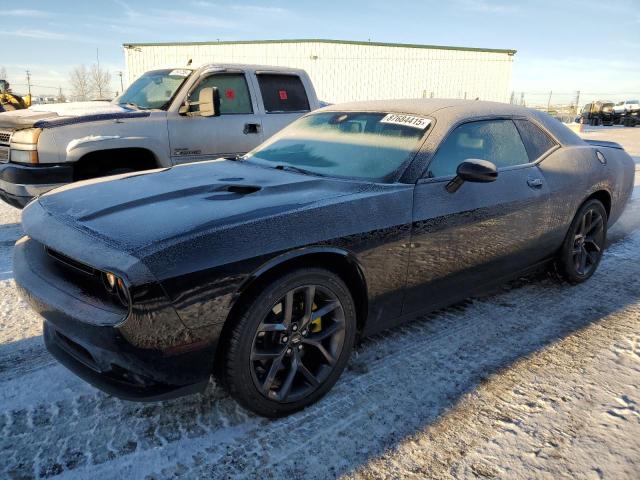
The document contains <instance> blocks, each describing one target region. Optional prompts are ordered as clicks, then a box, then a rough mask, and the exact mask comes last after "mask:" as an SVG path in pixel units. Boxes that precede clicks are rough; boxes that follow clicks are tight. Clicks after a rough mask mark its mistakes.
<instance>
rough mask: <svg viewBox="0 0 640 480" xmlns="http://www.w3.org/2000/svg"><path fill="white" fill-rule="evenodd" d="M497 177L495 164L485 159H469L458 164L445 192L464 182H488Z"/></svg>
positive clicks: (450, 191)
mask: <svg viewBox="0 0 640 480" xmlns="http://www.w3.org/2000/svg"><path fill="white" fill-rule="evenodd" d="M496 178H498V169H497V168H496V166H495V164H494V163H492V162H489V161H487V160H477V159H469V160H465V161H464V162H462V163H461V164H460V165H458V168H457V170H456V176H455V178H454V179H453V180H451V181H450V182H449V183H448V184H447V186H446V187H445V188H446V189H447V192H449V193H454V192H457V191H458V189H459V188H460V187H461V186H462V184H463V183H464V182H476V183H489V182H493V181H495V179H496Z"/></svg>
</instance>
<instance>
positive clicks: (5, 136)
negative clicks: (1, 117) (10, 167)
mask: <svg viewBox="0 0 640 480" xmlns="http://www.w3.org/2000/svg"><path fill="white" fill-rule="evenodd" d="M10 139H11V132H0V143H7V144H8V143H9V140H10Z"/></svg>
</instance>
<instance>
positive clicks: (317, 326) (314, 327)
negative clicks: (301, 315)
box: [309, 303, 322, 333]
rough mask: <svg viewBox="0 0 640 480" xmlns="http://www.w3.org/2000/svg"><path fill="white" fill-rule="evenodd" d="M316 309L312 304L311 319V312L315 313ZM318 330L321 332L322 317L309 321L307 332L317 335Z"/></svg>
mask: <svg viewBox="0 0 640 480" xmlns="http://www.w3.org/2000/svg"><path fill="white" fill-rule="evenodd" d="M317 309H318V307H317V305H316V304H315V303H314V304H313V308H312V309H311V312H312V313H311V318H313V312H315V311H316V310H317ZM320 330H322V317H318V318H316V319H314V320H312V321H311V323H310V324H309V331H310V332H311V333H317V332H319V331H320Z"/></svg>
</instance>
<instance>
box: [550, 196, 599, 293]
mask: <svg viewBox="0 0 640 480" xmlns="http://www.w3.org/2000/svg"><path fill="white" fill-rule="evenodd" d="M606 239H607V211H606V210H605V208H604V206H603V205H602V203H601V202H600V201H599V200H595V199H592V200H589V201H587V202H586V203H585V204H584V205H582V207H580V209H579V210H578V213H576V216H575V217H574V219H573V222H571V226H570V227H569V232H568V233H567V237H566V238H565V241H564V244H563V245H562V250H561V251H560V255H559V257H558V260H557V268H558V272H559V273H560V275H561V276H562V277H563V278H564V279H565V280H567V281H569V282H571V283H581V282H584V281H585V280H587V279H589V277H591V275H593V273H594V272H595V271H596V269H597V268H598V265H599V264H600V260H601V259H602V253H603V251H604V248H605V244H606Z"/></svg>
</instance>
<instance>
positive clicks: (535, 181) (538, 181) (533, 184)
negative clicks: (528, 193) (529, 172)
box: [527, 178, 542, 188]
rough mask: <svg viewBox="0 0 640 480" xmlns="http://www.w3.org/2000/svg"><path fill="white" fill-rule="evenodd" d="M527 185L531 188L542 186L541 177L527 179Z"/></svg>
mask: <svg viewBox="0 0 640 480" xmlns="http://www.w3.org/2000/svg"><path fill="white" fill-rule="evenodd" d="M527 185H529V186H530V187H531V188H542V179H541V178H530V179H529V180H527Z"/></svg>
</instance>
